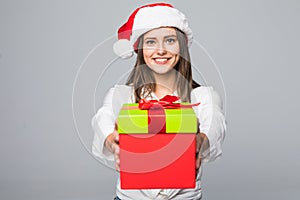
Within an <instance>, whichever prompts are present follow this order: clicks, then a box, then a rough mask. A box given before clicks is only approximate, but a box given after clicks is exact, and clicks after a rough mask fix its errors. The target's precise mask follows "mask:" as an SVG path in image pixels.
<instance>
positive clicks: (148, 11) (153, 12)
mask: <svg viewBox="0 0 300 200" xmlns="http://www.w3.org/2000/svg"><path fill="white" fill-rule="evenodd" d="M165 26H166V27H176V28H178V29H179V30H181V31H182V32H183V33H185V35H186V38H187V44H188V46H190V45H191V43H192V39H193V35H192V30H191V29H190V28H189V26H188V22H187V18H186V17H185V15H184V14H183V13H181V12H180V11H179V10H177V9H176V8H174V7H173V6H172V5H171V4H166V3H155V4H149V5H145V6H142V7H139V8H137V9H136V10H135V11H134V12H133V13H132V14H131V15H130V17H129V18H128V20H127V22H125V24H123V25H122V26H121V27H120V28H119V30H118V41H117V42H116V43H115V44H114V47H113V49H114V52H115V54H117V55H118V56H119V57H121V58H124V59H125V58H130V57H131V56H132V55H133V52H134V51H135V50H137V40H138V38H139V37H140V36H141V35H143V34H144V33H146V32H148V31H150V30H152V29H155V28H159V27H165Z"/></svg>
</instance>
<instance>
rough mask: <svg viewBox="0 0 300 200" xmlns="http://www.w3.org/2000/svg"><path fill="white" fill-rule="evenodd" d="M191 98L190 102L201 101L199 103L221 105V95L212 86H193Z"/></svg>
mask: <svg viewBox="0 0 300 200" xmlns="http://www.w3.org/2000/svg"><path fill="white" fill-rule="evenodd" d="M191 100H192V102H201V104H203V103H206V104H207V103H208V104H217V105H219V106H220V107H222V100H221V97H220V95H219V94H218V92H217V91H216V90H214V88H213V87H212V86H200V87H197V88H194V89H193V90H192V92H191Z"/></svg>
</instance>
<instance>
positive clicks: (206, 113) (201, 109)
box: [191, 86, 226, 162]
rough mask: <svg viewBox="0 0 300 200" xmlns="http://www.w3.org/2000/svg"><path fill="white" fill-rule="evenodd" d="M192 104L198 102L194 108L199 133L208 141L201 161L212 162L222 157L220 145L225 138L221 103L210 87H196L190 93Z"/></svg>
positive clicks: (224, 122)
mask: <svg viewBox="0 0 300 200" xmlns="http://www.w3.org/2000/svg"><path fill="white" fill-rule="evenodd" d="M191 99H192V102H193V103H194V102H200V105H199V106H196V107H194V110H195V113H196V115H197V117H198V119H199V123H200V125H199V126H200V127H199V128H200V132H201V133H204V134H205V135H206V136H207V138H208V141H209V150H208V151H206V152H203V155H202V158H203V159H202V161H203V162H209V161H214V160H215V159H216V158H218V157H220V156H221V155H222V148H221V145H222V143H223V140H224V137H225V130H226V121H225V116H224V113H223V112H224V111H223V107H222V101H221V98H220V96H219V95H218V93H217V92H216V91H215V90H214V89H213V88H212V87H204V86H201V87H198V88H196V89H194V90H193V91H192V94H191Z"/></svg>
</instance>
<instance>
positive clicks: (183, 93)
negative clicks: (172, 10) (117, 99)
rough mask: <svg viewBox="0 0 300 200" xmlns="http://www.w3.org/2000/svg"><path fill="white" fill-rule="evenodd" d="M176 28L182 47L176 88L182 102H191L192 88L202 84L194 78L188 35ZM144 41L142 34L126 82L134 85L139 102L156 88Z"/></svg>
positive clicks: (177, 65) (177, 67) (180, 46)
mask: <svg viewBox="0 0 300 200" xmlns="http://www.w3.org/2000/svg"><path fill="white" fill-rule="evenodd" d="M175 30H176V35H177V38H178V42H179V48H180V58H179V60H178V62H177V64H176V66H175V67H174V69H175V70H176V71H177V72H178V73H176V85H177V88H176V89H177V93H178V95H179V97H180V99H181V101H182V102H190V101H191V96H190V94H191V90H192V89H194V88H196V87H199V86H200V85H199V84H198V83H197V82H195V81H194V80H193V78H192V67H191V62H190V53H189V50H188V46H187V39H186V36H185V34H184V33H183V32H182V31H180V30H179V29H177V28H175ZM143 41H144V37H143V35H142V36H141V37H140V38H139V40H138V49H137V50H136V51H137V58H136V63H135V65H134V68H133V70H132V71H131V73H130V75H129V77H128V80H127V82H126V85H132V86H133V88H134V96H135V101H136V102H139V101H140V100H141V99H142V98H144V97H147V96H150V95H151V93H152V92H154V91H155V89H156V83H155V78H154V75H153V72H152V70H151V69H150V68H149V67H148V66H147V64H146V63H145V60H144V55H143V49H142V47H143Z"/></svg>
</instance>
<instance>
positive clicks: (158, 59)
mask: <svg viewBox="0 0 300 200" xmlns="http://www.w3.org/2000/svg"><path fill="white" fill-rule="evenodd" d="M155 60H156V61H157V62H165V61H167V59H166V58H156V59H155Z"/></svg>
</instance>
